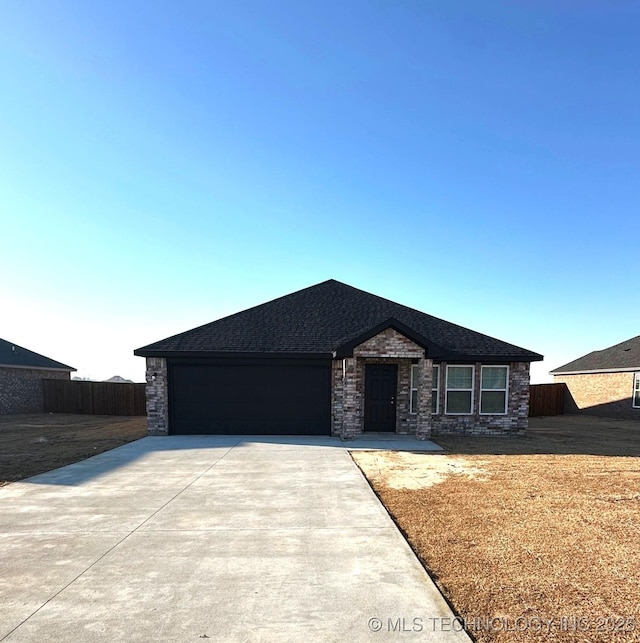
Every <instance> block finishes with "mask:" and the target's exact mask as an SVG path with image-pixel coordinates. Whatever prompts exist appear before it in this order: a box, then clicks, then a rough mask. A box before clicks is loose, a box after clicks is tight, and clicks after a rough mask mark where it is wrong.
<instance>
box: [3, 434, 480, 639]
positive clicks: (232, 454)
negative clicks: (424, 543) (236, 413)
mask: <svg viewBox="0 0 640 643" xmlns="http://www.w3.org/2000/svg"><path fill="white" fill-rule="evenodd" d="M369 439H370V438H367V440H369ZM374 442H378V443H379V444H378V447H380V446H382V447H387V448H388V447H392V448H415V446H420V445H422V447H423V448H425V447H427V448H428V447H429V443H425V442H420V443H417V444H415V443H414V442H415V441H413V440H409V439H404V440H403V439H400V440H397V439H395V438H394V439H393V440H385V439H384V438H383V437H381V436H378V440H374ZM391 442H394V443H396V442H397V443H398V444H393V445H392V444H390V443H391ZM380 443H381V444H380ZM346 444H347V446H348V447H349V448H351V447H356V448H357V447H359V446H363V447H364V445H365V444H366V441H354V442H350V443H346ZM370 446H371V445H370ZM373 446H374V448H375V446H376V445H373ZM377 619H379V620H377ZM414 619H415V620H414ZM451 621H452V613H451V611H450V609H449V608H448V606H447V604H446V603H445V601H444V600H443V599H442V597H441V596H440V594H439V593H438V591H437V590H436V588H435V587H434V585H433V583H432V582H431V580H430V579H429V577H428V575H427V574H426V573H425V572H424V570H423V568H422V567H421V566H420V564H419V563H418V561H417V559H416V557H415V556H414V554H413V553H412V551H411V549H410V548H409V546H408V545H407V544H406V542H405V540H404V539H403V537H402V536H401V534H400V533H399V532H398V530H397V529H396V527H395V525H394V524H393V522H392V521H391V519H390V518H389V516H388V515H387V513H386V511H385V510H384V508H383V507H382V505H381V504H380V502H379V501H378V500H377V498H376V496H375V495H374V494H373V492H372V491H371V489H370V488H369V486H368V484H367V482H366V480H365V479H364V478H363V476H362V475H361V473H360V471H359V470H358V469H357V467H356V466H355V464H354V463H353V462H352V460H351V458H350V456H349V453H348V452H347V450H346V448H345V445H344V443H342V442H340V441H339V440H335V439H331V438H321V437H320V438H277V437H276V438H264V437H262V438H255V439H252V438H247V437H244V438H238V437H225V436H216V437H214V436H212V437H169V438H164V437H157V438H153V437H149V438H144V439H142V440H139V441H137V442H132V443H130V444H127V445H125V446H123V447H120V448H118V449H114V450H113V451H109V452H106V453H103V454H101V455H98V456H95V457H93V458H91V459H89V460H85V461H83V462H79V463H76V464H73V465H70V466H67V467H63V468H61V469H57V470H55V471H51V472H49V473H45V474H42V475H39V476H35V477H33V478H30V479H28V480H25V481H22V482H18V483H14V484H11V485H8V486H6V487H3V488H0V640H2V641H5V640H6V641H38V642H42V641H66V642H75V641H77V642H80V641H88V640H91V641H109V642H112V641H128V642H130V641H145V642H146V641H175V642H181V641H200V640H206V639H207V638H209V639H211V640H214V641H296V642H298V641H323V642H324V641H398V640H400V639H402V640H408V639H411V640H420V641H443V642H448V641H451V642H453V641H468V640H469V639H468V637H467V636H466V635H465V634H464V633H460V632H458V631H456V630H458V629H459V627H458V624H457V622H456V623H453V624H452V622H451ZM378 630H379V631H378Z"/></svg>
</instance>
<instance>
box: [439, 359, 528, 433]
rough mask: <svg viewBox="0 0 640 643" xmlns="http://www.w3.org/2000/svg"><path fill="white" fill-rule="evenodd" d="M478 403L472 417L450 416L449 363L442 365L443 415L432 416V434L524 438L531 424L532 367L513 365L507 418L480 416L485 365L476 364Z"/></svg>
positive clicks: (475, 377)
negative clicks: (446, 403)
mask: <svg viewBox="0 0 640 643" xmlns="http://www.w3.org/2000/svg"><path fill="white" fill-rule="evenodd" d="M474 366H475V369H474V379H475V381H474V396H473V397H474V400H473V413H472V414H471V415H446V414H445V412H444V411H445V397H446V372H447V365H446V363H442V364H440V389H439V411H440V412H439V413H438V414H437V415H432V416H431V435H432V436H438V435H500V436H508V435H514V436H517V435H524V433H525V431H526V429H527V427H528V424H529V418H528V416H529V364H527V363H525V362H514V363H511V364H509V387H508V402H507V414H506V415H480V377H481V367H482V364H481V363H480V362H477V363H475V364H474Z"/></svg>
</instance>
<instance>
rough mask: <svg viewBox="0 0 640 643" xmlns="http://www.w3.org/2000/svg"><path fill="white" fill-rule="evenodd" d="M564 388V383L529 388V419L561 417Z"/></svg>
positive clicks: (565, 386) (534, 385)
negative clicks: (543, 416) (542, 416)
mask: <svg viewBox="0 0 640 643" xmlns="http://www.w3.org/2000/svg"><path fill="white" fill-rule="evenodd" d="M566 388H567V385H566V384H564V383H558V384H532V385H531V386H529V417H536V416H540V415H562V414H563V413H564V392H565V389H566Z"/></svg>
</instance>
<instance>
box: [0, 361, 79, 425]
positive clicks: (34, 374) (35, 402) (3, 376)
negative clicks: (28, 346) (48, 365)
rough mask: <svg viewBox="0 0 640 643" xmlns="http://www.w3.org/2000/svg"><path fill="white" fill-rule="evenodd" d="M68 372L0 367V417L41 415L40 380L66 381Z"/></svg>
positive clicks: (68, 375)
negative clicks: (14, 414)
mask: <svg viewBox="0 0 640 643" xmlns="http://www.w3.org/2000/svg"><path fill="white" fill-rule="evenodd" d="M70 377H71V373H70V372H69V371H58V370H50V369H45V368H14V367H4V366H0V415H8V414H10V413H42V412H43V410H44V396H43V393H42V380H43V379H48V380H51V379H55V380H68V379H70Z"/></svg>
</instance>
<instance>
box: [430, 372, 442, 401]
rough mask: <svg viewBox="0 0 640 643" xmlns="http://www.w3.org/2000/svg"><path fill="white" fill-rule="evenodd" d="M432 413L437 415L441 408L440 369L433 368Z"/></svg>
mask: <svg viewBox="0 0 640 643" xmlns="http://www.w3.org/2000/svg"><path fill="white" fill-rule="evenodd" d="M431 382H432V384H431V413H437V412H438V407H439V406H440V367H439V366H434V367H433V379H432V380H431Z"/></svg>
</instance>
